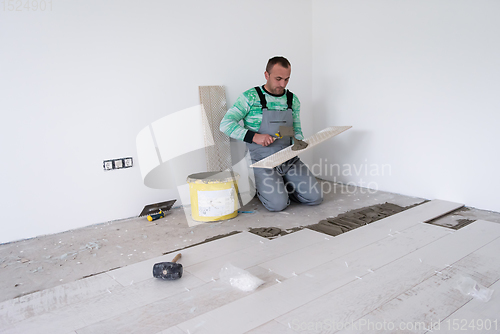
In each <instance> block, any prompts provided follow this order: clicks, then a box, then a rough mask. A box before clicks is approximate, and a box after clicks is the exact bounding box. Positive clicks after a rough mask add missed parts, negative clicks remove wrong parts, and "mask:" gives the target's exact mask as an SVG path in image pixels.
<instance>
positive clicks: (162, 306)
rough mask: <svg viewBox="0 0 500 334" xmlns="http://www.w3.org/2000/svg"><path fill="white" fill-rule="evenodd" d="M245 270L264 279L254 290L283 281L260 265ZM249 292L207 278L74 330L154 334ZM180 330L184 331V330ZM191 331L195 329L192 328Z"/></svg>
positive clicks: (81, 331) (83, 332) (249, 293)
mask: <svg viewBox="0 0 500 334" xmlns="http://www.w3.org/2000/svg"><path fill="white" fill-rule="evenodd" d="M248 271H249V272H250V273H251V274H254V275H256V276H257V277H259V278H261V279H263V280H264V281H265V282H266V283H265V284H264V285H263V286H261V287H259V288H258V290H259V289H266V287H269V286H272V285H277V284H279V283H277V281H276V278H279V279H281V280H283V278H282V277H280V276H276V274H274V273H270V272H268V271H263V270H262V268H258V267H255V268H249V269H248ZM181 280H182V279H181ZM258 290H257V291H258ZM251 294H252V292H243V291H240V290H238V289H235V288H233V287H232V286H230V285H229V284H226V283H223V282H220V281H211V282H209V283H205V284H203V285H201V286H198V287H196V288H193V289H192V290H189V291H187V290H186V291H184V292H182V293H180V294H177V295H174V296H171V297H168V298H164V299H161V300H158V301H156V302H153V303H150V304H147V305H144V306H142V307H138V308H136V309H134V310H130V311H128V312H124V313H122V314H119V315H117V316H115V317H111V318H108V319H105V320H103V321H100V322H98V323H95V324H92V325H89V326H86V327H84V328H81V329H78V330H77V332H78V334H89V333H120V334H126V333H141V334H148V333H151V334H154V333H158V332H161V331H163V330H165V329H168V328H170V327H172V326H176V325H177V324H178V323H180V322H183V321H186V320H189V319H192V318H195V317H196V316H198V315H200V314H204V313H207V312H209V311H211V310H214V309H217V308H218V307H220V306H223V305H226V304H227V303H230V302H232V301H234V300H237V299H240V298H243V297H245V296H248V295H251ZM184 333H187V332H186V331H184ZM192 333H195V332H194V331H192Z"/></svg>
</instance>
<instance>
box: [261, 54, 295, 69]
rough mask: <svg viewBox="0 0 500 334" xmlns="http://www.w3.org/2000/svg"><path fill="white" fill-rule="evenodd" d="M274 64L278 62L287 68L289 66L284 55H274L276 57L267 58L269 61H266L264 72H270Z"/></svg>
mask: <svg viewBox="0 0 500 334" xmlns="http://www.w3.org/2000/svg"><path fill="white" fill-rule="evenodd" d="M276 64H280V65H281V66H283V67H284V68H289V67H290V66H291V65H290V62H289V61H288V59H286V58H285V57H281V56H276V57H273V58H271V59H269V61H268V62H267V66H266V72H267V73H271V69H272V68H273V66H274V65H276Z"/></svg>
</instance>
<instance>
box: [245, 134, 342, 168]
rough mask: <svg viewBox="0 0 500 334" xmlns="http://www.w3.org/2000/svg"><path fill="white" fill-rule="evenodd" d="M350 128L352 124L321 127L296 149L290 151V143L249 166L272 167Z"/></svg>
mask: <svg viewBox="0 0 500 334" xmlns="http://www.w3.org/2000/svg"><path fill="white" fill-rule="evenodd" d="M350 128H352V126H330V127H328V128H326V129H323V130H321V131H319V132H318V133H316V134H314V135H312V136H311V137H309V138H306V139H304V141H305V142H306V143H308V144H309V145H308V146H307V147H306V148H304V149H302V150H298V151H292V145H290V146H288V147H287V148H285V149H282V150H281V151H279V152H276V153H274V154H273V155H270V156H268V157H267V158H264V159H262V160H260V161H257V162H256V163H254V164H253V165H250V167H253V168H274V167H276V166H278V165H280V164H282V163H283V162H285V161H287V160H289V159H291V158H293V157H296V156H297V155H299V154H300V153H302V152H304V151H306V150H308V149H310V148H311V147H314V146H316V145H318V144H320V143H322V142H324V141H325V140H327V139H330V138H332V137H335V136H336V135H338V134H341V133H342V132H344V131H346V130H348V129H350Z"/></svg>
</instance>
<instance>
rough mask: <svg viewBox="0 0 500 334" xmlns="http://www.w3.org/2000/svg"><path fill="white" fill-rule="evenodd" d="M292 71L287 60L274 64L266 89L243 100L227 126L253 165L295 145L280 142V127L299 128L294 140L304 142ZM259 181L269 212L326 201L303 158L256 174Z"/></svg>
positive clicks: (228, 117) (270, 64)
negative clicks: (291, 82) (290, 84)
mask: <svg viewBox="0 0 500 334" xmlns="http://www.w3.org/2000/svg"><path fill="white" fill-rule="evenodd" d="M291 70H292V67H291V65H290V62H289V61H288V60H287V59H286V58H284V57H274V58H271V59H269V61H268V63H267V66H266V71H265V72H264V76H265V78H266V84H265V85H263V86H262V87H255V88H251V89H249V90H247V91H246V92H244V93H243V94H241V95H240V96H239V97H238V99H237V100H236V102H235V104H234V105H233V107H231V109H229V110H228V111H227V113H226V115H225V116H224V118H223V119H222V121H221V124H220V130H221V131H222V132H224V133H225V134H226V135H228V136H230V137H232V138H235V139H238V140H243V141H245V142H246V143H247V147H248V150H249V151H250V157H251V159H252V163H255V162H257V161H259V160H262V159H264V158H266V157H268V156H270V155H271V154H274V153H276V152H278V151H280V150H282V149H284V148H286V147H287V146H289V145H290V143H291V137H282V138H279V136H276V134H277V133H278V132H279V127H280V126H288V127H293V131H294V137H295V138H296V139H299V140H302V139H304V136H303V135H302V129H301V126H300V102H299V99H298V98H297V96H296V95H294V94H292V93H291V92H290V91H289V90H287V89H285V88H286V86H287V84H288V81H289V80H290V73H291ZM241 120H243V126H241V125H240V124H239V122H240V121H241ZM254 175H255V187H256V189H257V196H258V198H259V199H260V201H261V202H262V204H263V205H264V206H265V207H266V208H267V209H268V210H269V211H281V210H283V209H285V208H286V207H287V206H288V205H289V204H290V199H292V200H293V201H295V202H299V203H303V204H306V205H317V204H320V203H321V202H322V201H323V195H322V192H321V187H320V185H319V184H318V182H317V181H316V178H315V177H314V176H313V175H312V173H311V172H310V171H309V169H308V168H307V166H306V165H305V164H304V163H303V162H302V161H301V160H300V159H299V158H298V157H295V158H293V159H290V160H288V161H287V162H285V163H283V164H281V165H279V166H277V167H275V168H273V169H264V168H254Z"/></svg>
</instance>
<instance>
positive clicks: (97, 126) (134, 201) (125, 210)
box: [0, 0, 312, 242]
mask: <svg viewBox="0 0 500 334" xmlns="http://www.w3.org/2000/svg"><path fill="white" fill-rule="evenodd" d="M49 8H50V7H47V9H46V10H45V11H43V12H42V11H40V10H38V11H33V10H31V11H26V10H25V9H24V10H22V11H11V10H9V8H8V7H7V9H6V10H2V9H3V8H0V45H1V47H0V73H1V74H0V110H1V115H2V131H1V132H0V143H1V144H0V145H1V154H2V167H1V173H0V180H1V188H0V215H1V216H0V217H1V218H0V219H1V220H0V221H1V223H0V226H1V231H0V242H8V241H13V240H18V239H23V238H29V237H34V236H38V235H42V234H48V233H54V232H59V231H64V230H69V229H73V228H77V227H81V226H86V225H91V224H96V223H101V222H106V221H110V220H116V219H121V218H127V217H132V216H136V215H138V214H139V212H140V211H141V209H142V207H143V206H144V205H146V204H150V203H154V202H159V201H164V200H169V199H172V198H176V197H177V196H178V195H177V192H176V191H174V190H154V189H149V188H147V187H145V186H144V185H143V184H142V179H141V175H140V171H139V166H138V161H137V159H136V158H137V155H136V147H135V138H136V135H137V133H138V132H139V131H140V130H141V129H142V128H144V127H145V126H147V125H149V124H150V123H151V122H153V121H155V120H157V119H159V118H161V117H163V116H165V115H167V114H170V113H173V112H175V111H178V110H181V109H184V108H188V107H191V106H194V105H196V104H198V103H199V97H198V86H201V85H225V86H226V94H227V99H228V104H229V105H231V104H232V103H234V101H235V100H236V97H237V96H238V95H239V94H240V93H241V92H242V91H244V90H246V89H248V88H250V87H253V86H255V85H258V84H262V83H264V75H263V72H264V68H265V64H266V62H267V59H269V58H270V57H272V56H274V55H285V56H286V57H288V58H289V60H290V61H291V62H292V65H293V72H292V80H291V83H290V85H289V88H290V89H291V90H292V91H293V92H295V93H296V94H298V95H299V97H300V98H301V101H302V106H303V107H302V109H303V114H305V115H307V112H308V111H309V112H310V109H311V105H312V96H311V88H310V87H311V79H312V77H311V75H310V72H311V63H312V49H311V43H312V37H311V28H312V22H311V2H310V1H302V0H293V1H290V0H273V1H264V0H257V1H256V0H254V1H231V0H212V1H201V0H199V1H172V0H168V1H165V0H149V1H143V2H139V1H132V0H120V1H118V0H116V1H110V0H105V1H96V0H94V1H91V0H86V1H78V0H66V1H62V0H52V7H51V8H50V10H49ZM303 122H304V126H305V131H306V132H309V133H310V132H311V131H312V118H309V117H307V116H303ZM179 140H189V133H186V136H185V137H183V138H179ZM127 156H132V157H134V158H135V160H134V163H135V166H134V167H133V168H130V169H123V170H115V171H110V172H104V171H103V168H102V162H103V160H106V159H113V158H122V157H127ZM183 167H184V166H183ZM190 167H191V169H198V171H203V170H205V163H204V161H194V162H192V165H191V166H190ZM186 176H187V175H186Z"/></svg>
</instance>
